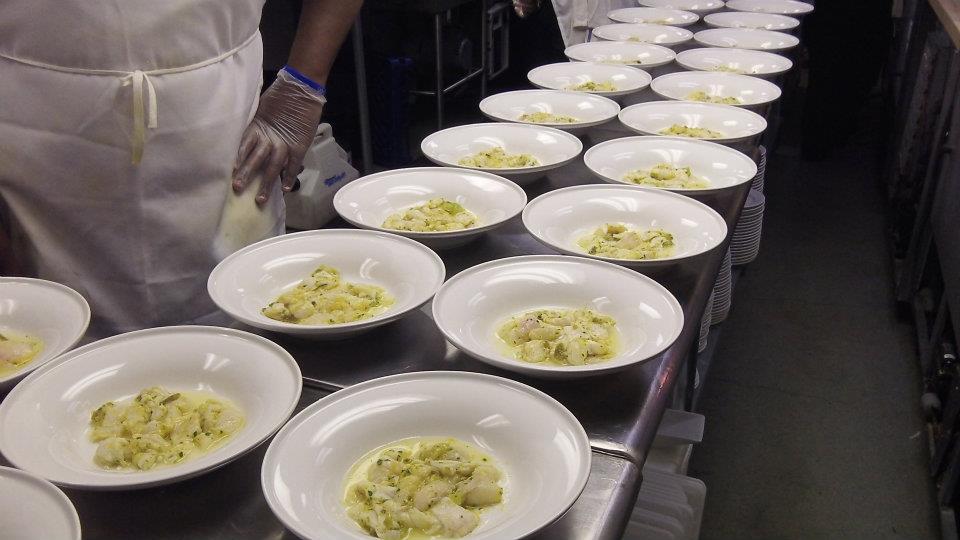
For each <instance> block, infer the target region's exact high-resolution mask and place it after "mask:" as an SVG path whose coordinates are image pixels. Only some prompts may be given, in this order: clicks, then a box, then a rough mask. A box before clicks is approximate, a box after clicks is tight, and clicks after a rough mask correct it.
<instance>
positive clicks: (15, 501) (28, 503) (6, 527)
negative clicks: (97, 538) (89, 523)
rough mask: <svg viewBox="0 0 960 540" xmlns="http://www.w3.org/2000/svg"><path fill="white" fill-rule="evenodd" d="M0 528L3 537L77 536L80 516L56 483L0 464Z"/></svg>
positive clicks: (73, 538) (29, 539) (12, 539)
mask: <svg viewBox="0 0 960 540" xmlns="http://www.w3.org/2000/svg"><path fill="white" fill-rule="evenodd" d="M0 531H3V535H4V538H6V539H7V540H35V539H37V538H56V539H60V540H80V516H78V515H77V510H76V509H75V508H74V507H73V503H72V502H70V499H68V498H67V496H66V495H64V494H63V492H62V491H60V490H59V489H57V486H55V485H53V484H51V483H50V482H47V481H46V480H44V479H42V478H40V477H37V476H34V475H32V474H30V473H26V472H23V471H20V470H17V469H12V468H10V467H0Z"/></svg>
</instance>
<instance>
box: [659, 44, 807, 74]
mask: <svg viewBox="0 0 960 540" xmlns="http://www.w3.org/2000/svg"><path fill="white" fill-rule="evenodd" d="M677 63H678V64H680V65H681V66H683V67H685V68H687V69H691V70H695V71H714V72H716V71H719V70H717V67H718V66H724V67H727V68H733V69H736V70H739V71H738V72H739V73H740V74H741V75H753V76H754V77H764V78H766V77H774V76H776V75H779V74H781V73H785V72H787V71H789V70H790V68H792V67H793V62H791V61H790V59H789V58H787V57H785V56H780V55H779V54H773V53H770V52H764V51H754V50H748V49H725V48H721V47H707V48H703V49H689V50H686V51H683V52H681V53H678V54H677Z"/></svg>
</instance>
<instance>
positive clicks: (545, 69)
mask: <svg viewBox="0 0 960 540" xmlns="http://www.w3.org/2000/svg"><path fill="white" fill-rule="evenodd" d="M527 79H528V80H529V81H530V83H531V84H533V85H534V86H538V87H540V88H548V89H551V90H570V89H571V87H573V86H577V85H578V84H583V83H586V82H611V83H613V84H614V85H615V86H616V87H617V89H616V90H613V91H609V92H588V91H584V90H577V92H582V93H588V94H595V95H598V96H605V97H610V98H614V97H619V96H625V95H627V94H632V93H634V92H639V91H640V90H643V89H644V88H646V87H647V86H650V81H651V80H652V79H651V77H650V74H649V73H647V72H646V71H643V70H642V69H638V68H635V67H630V66H612V65H609V64H595V63H593V62H560V63H557V64H547V65H544V66H540V67H537V68H534V69H532V70H530V72H529V73H527Z"/></svg>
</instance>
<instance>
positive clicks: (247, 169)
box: [233, 140, 271, 193]
mask: <svg viewBox="0 0 960 540" xmlns="http://www.w3.org/2000/svg"><path fill="white" fill-rule="evenodd" d="M270 148H271V145H270V143H269V141H266V140H263V141H261V142H260V143H259V144H257V146H256V147H255V148H254V149H253V151H251V152H250V154H249V155H247V157H246V158H245V159H244V160H243V162H242V163H241V164H240V169H239V170H238V171H237V174H236V175H235V176H234V181H233V185H234V191H236V192H237V193H240V192H241V191H243V189H244V188H245V187H246V186H247V185H248V184H249V183H250V180H251V178H252V177H253V175H254V173H256V172H257V171H259V170H260V168H261V167H262V166H263V163H264V161H266V160H267V158H269V157H270ZM237 184H240V187H239V188H237V187H236V186H237Z"/></svg>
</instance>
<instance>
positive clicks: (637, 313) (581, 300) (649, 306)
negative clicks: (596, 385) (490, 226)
mask: <svg viewBox="0 0 960 540" xmlns="http://www.w3.org/2000/svg"><path fill="white" fill-rule="evenodd" d="M542 308H563V309H576V308H590V309H593V310H596V311H598V312H601V313H604V314H606V315H609V316H611V317H613V318H614V319H615V320H616V321H617V329H618V330H619V332H620V344H619V345H620V346H619V351H618V353H617V354H616V356H614V357H613V358H611V359H610V360H607V361H605V362H600V363H597V364H590V365H582V366H552V365H544V364H532V363H529V362H524V361H522V360H517V359H515V358H513V357H511V356H509V355H508V353H507V352H506V351H505V350H504V348H503V347H502V346H501V344H500V343H499V338H498V337H497V335H496V332H497V329H498V328H499V327H500V326H501V325H502V324H503V323H504V322H506V321H507V320H509V319H510V318H511V317H513V316H515V315H519V314H521V313H524V312H527V311H531V310H534V309H542ZM433 319H434V321H435V322H436V323H437V327H438V328H440V331H441V332H443V335H444V336H446V338H447V339H448V340H449V341H450V342H451V343H453V344H454V345H455V346H456V347H457V348H458V349H460V350H462V351H463V352H465V353H466V354H468V355H470V356H472V357H474V358H476V359H477V360H480V361H481V362H486V363H488V364H490V365H493V366H497V367H500V368H503V369H507V370H510V371H516V372H519V373H523V374H525V375H530V376H534V377H547V378H575V377H584V376H589V375H599V374H601V373H609V372H611V371H616V370H620V369H624V368H627V367H629V366H632V365H634V364H637V363H639V362H643V361H644V360H648V359H650V358H653V357H655V356H656V355H658V354H660V353H661V352H663V351H664V350H665V349H666V348H667V347H669V346H670V345H671V344H672V343H673V342H674V340H676V339H677V336H679V335H680V330H681V329H682V328H683V311H682V310H681V309H680V304H679V303H678V302H677V299H676V298H674V296H673V295H672V294H671V293H670V291H668V290H667V289H665V288H664V287H663V286H662V285H660V284H659V283H657V282H656V281H653V280H652V279H650V278H648V277H646V276H644V275H643V274H639V273H637V272H635V271H633V270H630V269H627V268H623V267H622V266H617V265H616V264H612V263H607V262H603V261H598V260H593V259H587V258H583V257H568V256H565V255H532V256H524V257H509V258H506V259H499V260H495V261H490V262H487V263H484V264H480V265H477V266H474V267H472V268H468V269H467V270H464V271H463V272H460V273H459V274H457V275H456V276H454V277H452V278H450V280H449V281H447V282H446V283H445V284H444V285H443V287H441V288H440V290H439V291H438V292H437V296H436V298H435V299H434V302H433Z"/></svg>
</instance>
